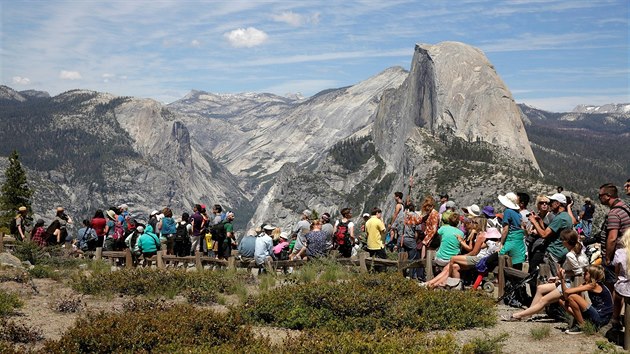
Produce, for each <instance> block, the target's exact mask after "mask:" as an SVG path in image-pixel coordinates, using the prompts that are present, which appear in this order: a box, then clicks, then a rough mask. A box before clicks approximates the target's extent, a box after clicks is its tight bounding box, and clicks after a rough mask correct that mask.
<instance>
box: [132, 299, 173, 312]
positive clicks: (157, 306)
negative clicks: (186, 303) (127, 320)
mask: <svg viewBox="0 0 630 354" xmlns="http://www.w3.org/2000/svg"><path fill="white" fill-rule="evenodd" d="M171 307H173V304H172V303H168V302H166V301H165V300H164V299H157V300H149V299H140V298H131V299H129V300H128V301H126V302H125V303H123V310H124V311H126V312H149V311H166V310H168V309H170V308H171Z"/></svg>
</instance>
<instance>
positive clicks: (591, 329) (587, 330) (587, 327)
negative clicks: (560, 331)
mask: <svg viewBox="0 0 630 354" xmlns="http://www.w3.org/2000/svg"><path fill="white" fill-rule="evenodd" d="M582 332H584V334H587V335H589V336H592V335H594V334H597V333H598V332H599V328H597V326H596V325H594V324H593V323H592V322H591V321H584V324H583V325H582Z"/></svg>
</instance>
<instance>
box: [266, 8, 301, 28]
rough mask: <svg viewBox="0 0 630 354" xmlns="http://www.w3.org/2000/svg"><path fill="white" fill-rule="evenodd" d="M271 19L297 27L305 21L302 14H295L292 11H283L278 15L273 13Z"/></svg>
mask: <svg viewBox="0 0 630 354" xmlns="http://www.w3.org/2000/svg"><path fill="white" fill-rule="evenodd" d="M272 18H273V20H274V21H276V22H284V23H288V24H289V25H291V26H294V27H299V26H302V24H304V22H305V18H304V16H302V15H300V14H296V13H295V12H292V11H284V12H282V13H281V14H280V15H273V16H272Z"/></svg>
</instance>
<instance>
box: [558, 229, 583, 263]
mask: <svg viewBox="0 0 630 354" xmlns="http://www.w3.org/2000/svg"><path fill="white" fill-rule="evenodd" d="M560 239H561V240H562V241H566V242H567V243H568V244H569V246H571V251H573V253H575V255H576V256H579V255H580V253H582V244H581V243H580V236H579V235H578V233H577V232H576V231H575V230H573V229H564V230H562V232H560Z"/></svg>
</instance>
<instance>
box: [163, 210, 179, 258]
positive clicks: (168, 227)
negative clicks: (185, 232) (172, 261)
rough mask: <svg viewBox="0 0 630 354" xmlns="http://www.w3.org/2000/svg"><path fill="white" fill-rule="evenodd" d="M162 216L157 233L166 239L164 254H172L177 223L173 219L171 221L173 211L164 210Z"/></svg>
mask: <svg viewBox="0 0 630 354" xmlns="http://www.w3.org/2000/svg"><path fill="white" fill-rule="evenodd" d="M162 214H163V215H164V217H163V218H162V219H161V220H160V221H159V222H158V231H159V232H160V235H161V236H162V237H164V238H166V254H173V245H174V243H175V234H176V233H177V223H176V222H175V219H173V211H172V210H171V208H164V210H163V211H162Z"/></svg>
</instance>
